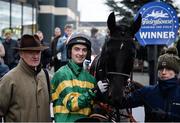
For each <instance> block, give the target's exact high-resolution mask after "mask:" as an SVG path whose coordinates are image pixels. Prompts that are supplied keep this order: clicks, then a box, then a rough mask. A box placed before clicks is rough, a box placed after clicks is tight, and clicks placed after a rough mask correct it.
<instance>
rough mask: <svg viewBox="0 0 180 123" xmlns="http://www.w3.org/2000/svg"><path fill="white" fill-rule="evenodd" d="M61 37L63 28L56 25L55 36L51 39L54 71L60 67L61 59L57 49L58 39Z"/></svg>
mask: <svg viewBox="0 0 180 123" xmlns="http://www.w3.org/2000/svg"><path fill="white" fill-rule="evenodd" d="M60 37H61V29H60V28H59V27H56V28H55V29H54V38H53V40H52V41H51V54H52V57H51V64H50V65H51V66H54V72H56V71H57V70H58V69H59V68H60V65H61V64H60V63H61V61H60V60H59V59H58V57H57V54H58V51H57V50H56V47H57V42H58V39H59V38H60Z"/></svg>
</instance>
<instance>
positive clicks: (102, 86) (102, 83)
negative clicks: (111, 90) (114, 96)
mask: <svg viewBox="0 0 180 123" xmlns="http://www.w3.org/2000/svg"><path fill="white" fill-rule="evenodd" d="M97 85H98V88H99V90H100V91H101V93H104V92H106V91H107V90H108V86H109V84H108V81H107V80H100V81H98V83H97Z"/></svg>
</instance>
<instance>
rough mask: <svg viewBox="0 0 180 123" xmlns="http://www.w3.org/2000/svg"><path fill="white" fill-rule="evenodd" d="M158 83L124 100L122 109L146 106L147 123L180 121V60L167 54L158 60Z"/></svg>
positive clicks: (141, 89) (143, 88)
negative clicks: (179, 78)
mask: <svg viewBox="0 0 180 123" xmlns="http://www.w3.org/2000/svg"><path fill="white" fill-rule="evenodd" d="M157 66H158V83H157V84H156V85H153V86H144V87H142V88H140V89H137V90H136V91H134V92H132V93H130V94H129V95H128V96H127V98H124V99H123V101H122V104H121V106H120V107H121V108H125V107H126V108H127V107H129V108H134V107H137V106H144V108H145V121H146V122H177V121H178V122H179V121H180V83H179V80H178V78H177V75H178V73H179V67H180V59H179V57H178V56H177V55H176V54H173V53H165V54H163V55H161V56H160V57H159V58H158V65H157Z"/></svg>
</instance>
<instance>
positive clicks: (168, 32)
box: [135, 2, 179, 45]
mask: <svg viewBox="0 0 180 123" xmlns="http://www.w3.org/2000/svg"><path fill="white" fill-rule="evenodd" d="M139 13H140V14H141V15H142V26H141V28H140V30H139V31H138V32H137V33H136V34H135V36H136V38H137V40H138V42H139V43H140V44H141V45H162V44H163V45H164V44H165V45H170V44H172V43H173V42H174V41H175V40H176V36H177V34H178V29H179V22H178V17H177V14H176V10H175V9H174V8H173V7H171V6H170V5H169V4H166V3H164V2H150V3H147V4H145V5H144V6H143V7H141V9H140V10H139V11H138V13H137V15H136V17H135V18H137V16H138V14H139ZM158 19H159V20H158ZM146 21H147V22H146ZM158 21H159V23H158ZM160 21H161V22H163V23H161V22H160ZM165 22H167V23H165Z"/></svg>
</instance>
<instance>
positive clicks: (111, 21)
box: [107, 12, 116, 32]
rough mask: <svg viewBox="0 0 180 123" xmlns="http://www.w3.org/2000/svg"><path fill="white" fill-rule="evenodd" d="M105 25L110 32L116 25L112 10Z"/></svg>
mask: <svg viewBox="0 0 180 123" xmlns="http://www.w3.org/2000/svg"><path fill="white" fill-rule="evenodd" d="M107 26H108V29H109V30H110V32H112V30H114V28H115V27H116V19H115V15H114V12H111V14H110V15H109V16H108V20H107Z"/></svg>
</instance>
